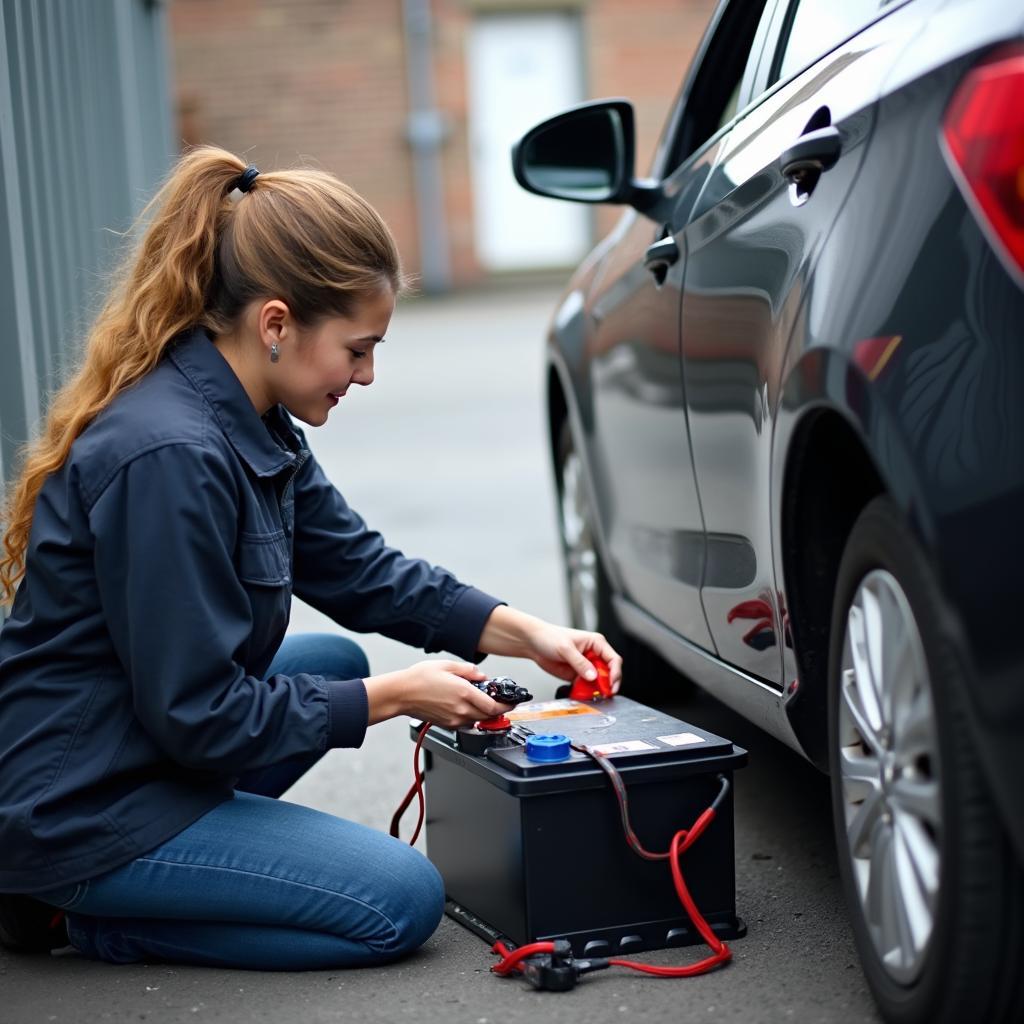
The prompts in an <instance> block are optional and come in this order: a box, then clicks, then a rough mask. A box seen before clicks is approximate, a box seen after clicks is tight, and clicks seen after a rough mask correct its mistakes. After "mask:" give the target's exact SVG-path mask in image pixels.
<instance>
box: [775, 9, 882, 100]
mask: <svg viewBox="0 0 1024 1024" xmlns="http://www.w3.org/2000/svg"><path fill="white" fill-rule="evenodd" d="M891 6H894V4H893V2H892V0H842V2H841V3H837V2H836V0H793V2H792V3H791V4H790V7H789V10H788V11H787V12H786V23H785V25H784V27H783V29H782V34H781V37H780V43H779V49H778V51H777V54H776V58H775V67H774V69H773V71H772V75H771V79H770V82H769V84H772V83H774V82H777V81H779V80H780V79H786V78H789V77H790V76H791V75H792V74H793V73H794V72H797V71H800V70H801V69H802V68H805V67H807V65H809V64H813V63H814V61H816V60H817V59H818V58H819V57H822V56H824V55H825V54H826V53H828V52H829V51H830V50H834V49H835V48H836V47H837V46H838V45H839V44H840V43H841V42H843V40H845V39H848V38H849V37H850V36H852V35H854V34H855V33H856V32H857V31H858V30H859V29H861V28H863V27H864V26H865V25H867V24H868V23H869V22H871V21H874V19H875V18H877V17H878V15H879V14H880V13H881V12H882V10H883V8H885V7H891Z"/></svg>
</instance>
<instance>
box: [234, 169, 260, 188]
mask: <svg viewBox="0 0 1024 1024" xmlns="http://www.w3.org/2000/svg"><path fill="white" fill-rule="evenodd" d="M259 173H260V169H259V168H258V167H254V166H253V165H252V164H249V166H248V167H246V169H245V170H244V171H242V176H241V177H240V178H239V179H238V184H237V185H236V186H235V188H237V189H238V191H239V192H248V191H249V189H251V188H252V183H253V182H254V181H255V180H256V176H257V175H258V174H259Z"/></svg>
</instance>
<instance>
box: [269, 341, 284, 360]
mask: <svg viewBox="0 0 1024 1024" xmlns="http://www.w3.org/2000/svg"><path fill="white" fill-rule="evenodd" d="M280 358H281V350H280V349H279V348H278V347H277V342H276V341H275V342H274V343H273V344H272V345H271V346H270V361H271V362H272V363H276V362H277V361H278V360H279V359H280Z"/></svg>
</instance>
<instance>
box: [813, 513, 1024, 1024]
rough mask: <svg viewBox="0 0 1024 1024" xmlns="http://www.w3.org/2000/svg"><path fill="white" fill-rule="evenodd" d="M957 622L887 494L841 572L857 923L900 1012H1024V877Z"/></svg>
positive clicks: (845, 859) (840, 814)
mask: <svg viewBox="0 0 1024 1024" xmlns="http://www.w3.org/2000/svg"><path fill="white" fill-rule="evenodd" d="M957 637H958V632H957V629H956V625H955V618H954V616H953V615H952V614H951V611H950V608H949V607H948V605H947V604H946V603H945V601H944V600H943V598H942V595H941V590H940V586H939V582H938V579H937V577H936V574H935V572H934V571H933V569H932V568H931V565H930V563H929V561H928V558H927V556H926V555H925V553H924V551H923V550H922V548H921V546H920V545H919V544H918V543H917V540H916V538H915V537H914V535H913V534H912V533H911V532H910V530H909V529H908V528H907V526H906V525H905V524H904V522H903V520H902V518H901V516H900V514H899V512H898V511H897V509H896V507H895V506H894V505H893V504H892V502H891V501H890V500H889V499H888V498H885V497H881V498H876V499H875V500H873V501H872V502H871V503H870V504H869V505H868V506H867V507H866V508H865V509H864V511H863V512H862V513H861V515H860V516H859V518H858V519H857V521H856V523H855V525H854V528H853V530H852V532H851V535H850V538H849V540H848V542H847V545H846V549H845V551H844V554H843V558H842V562H841V565H840V570H839V575H838V580H837V584H836V600H835V604H834V614H833V619H832V632H831V648H830V655H831V657H830V680H831V687H830V692H829V753H830V769H831V776H832V803H833V821H834V826H835V833H836V843H837V853H838V859H839V868H840V876H841V878H842V884H843V888H844V890H845V893H846V898H847V903H848V905H849V907H850V913H851V920H852V925H853V931H854V937H855V940H856V944H857V947H858V951H859V953H860V958H861V962H862V964H863V967H864V972H865V975H866V977H867V980H868V984H869V985H870V987H871V990H872V992H873V994H874V996H875V999H876V1000H877V1002H878V1004H879V1007H880V1008H881V1010H882V1013H883V1015H884V1017H885V1019H886V1020H888V1021H892V1022H899V1024H917V1022H925V1021H928V1022H930V1024H937V1022H946V1021H948V1022H950V1024H952V1022H957V1024H961V1022H963V1021H982V1020H983V1021H988V1022H994V1021H1011V1020H1012V1021H1019V1020H1021V1019H1024V1013H1022V1009H1024V985H1022V983H1021V975H1020V971H1019V964H1020V961H1021V955H1022V953H1024V942H1022V923H1021V922H1022V919H1024V913H1022V911H1024V898H1022V897H1024V884H1022V883H1024V878H1022V871H1021V868H1020V866H1019V865H1018V864H1017V863H1016V861H1015V859H1014V857H1013V853H1012V851H1011V849H1010V845H1009V842H1008V840H1007V837H1006V835H1005V832H1004V830H1003V829H1002V827H1001V826H1000V824H999V821H998V818H997V816H996V813H995V811H994V808H993V806H992V803H991V801H990V799H989V797H988V794H987V792H986V786H985V783H984V779H983V776H982V774H981V770H980V768H979V765H978V760H977V756H976V754H975V751H974V748H973V743H972V740H971V737H970V735H969V729H968V725H967V722H966V718H965V710H964V701H965V690H966V683H967V678H968V676H967V672H966V668H965V666H966V664H967V662H966V659H965V658H964V657H963V654H962V649H961V646H960V643H959V641H958V639H957Z"/></svg>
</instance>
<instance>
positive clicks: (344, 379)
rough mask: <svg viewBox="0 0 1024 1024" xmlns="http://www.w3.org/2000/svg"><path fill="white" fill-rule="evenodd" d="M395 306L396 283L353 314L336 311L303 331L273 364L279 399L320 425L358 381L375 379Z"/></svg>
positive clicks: (274, 386)
mask: <svg viewBox="0 0 1024 1024" xmlns="http://www.w3.org/2000/svg"><path fill="white" fill-rule="evenodd" d="M394 311H395V296H394V293H393V292H392V291H391V289H390V288H385V289H384V290H383V291H382V292H381V293H380V294H379V295H377V296H375V297H374V298H371V299H366V300H364V301H363V302H362V303H360V304H359V305H358V306H357V307H356V309H355V311H354V312H353V314H352V316H351V317H342V316H335V317H330V318H328V319H325V320H321V321H320V322H319V323H318V324H317V325H316V326H315V327H313V328H310V329H308V330H303V331H299V333H298V336H297V337H296V338H295V339H294V342H293V343H292V344H290V345H286V344H282V345H281V346H280V348H281V355H280V359H279V360H278V362H276V363H274V364H272V365H270V366H267V370H268V371H269V383H270V385H271V388H272V391H273V396H272V397H273V401H275V402H280V403H281V404H282V405H283V406H284V407H285V408H286V409H287V410H288V411H289V412H290V413H291V414H292V415H293V416H295V417H296V418H297V419H300V420H302V421H303V422H304V423H308V424H309V425H310V426H313V427H319V426H321V425H322V424H324V423H326V422H327V416H328V414H329V413H330V411H331V409H333V408H334V407H335V406H336V405H337V404H338V402H339V401H340V400H341V399H342V398H343V397H344V395H345V393H346V392H347V391H348V389H349V388H350V387H351V386H352V385H353V384H361V385H362V386H363V387H366V386H367V385H369V384H372V383H373V353H374V349H375V348H376V346H377V344H378V343H379V342H381V341H383V339H384V334H385V332H386V331H387V329H388V324H389V323H390V322H391V314H392V313H394Z"/></svg>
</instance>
